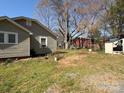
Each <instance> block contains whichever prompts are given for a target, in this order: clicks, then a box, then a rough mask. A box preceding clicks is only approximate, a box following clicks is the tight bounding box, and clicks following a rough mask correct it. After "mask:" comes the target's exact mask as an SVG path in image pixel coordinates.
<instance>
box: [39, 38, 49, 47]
mask: <svg viewBox="0 0 124 93" xmlns="http://www.w3.org/2000/svg"><path fill="white" fill-rule="evenodd" d="M42 38H43V39H46V42H45V45H46V47H47V46H48V42H47V41H48V38H47V37H45V36H40V37H39V42H40V48H42V46H41V39H42Z"/></svg>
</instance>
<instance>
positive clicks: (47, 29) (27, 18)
mask: <svg viewBox="0 0 124 93" xmlns="http://www.w3.org/2000/svg"><path fill="white" fill-rule="evenodd" d="M20 19H25V20H31V21H34V22H36V23H37V24H39V25H40V26H41V27H43V28H44V29H45V30H46V31H47V32H48V33H50V34H52V35H53V36H54V37H55V38H57V36H56V35H55V34H54V33H53V32H52V31H51V30H50V29H49V28H48V27H46V26H45V25H43V24H42V23H41V22H39V21H38V20H36V19H33V18H29V17H24V16H19V17H15V18H12V20H14V21H16V20H20Z"/></svg>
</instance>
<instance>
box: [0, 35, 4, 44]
mask: <svg viewBox="0 0 124 93" xmlns="http://www.w3.org/2000/svg"><path fill="white" fill-rule="evenodd" d="M0 43H4V33H0Z"/></svg>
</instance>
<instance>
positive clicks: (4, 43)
mask: <svg viewBox="0 0 124 93" xmlns="http://www.w3.org/2000/svg"><path fill="white" fill-rule="evenodd" d="M56 49H57V41H56V36H55V35H54V34H53V33H52V32H51V31H50V30H49V29H48V28H47V27H45V26H44V25H42V24H41V23H40V22H39V21H37V20H35V19H31V18H27V17H16V18H12V19H11V18H8V17H0V58H9V57H27V56H30V55H31V53H30V52H31V51H33V52H34V54H36V55H41V54H47V53H52V52H54V51H56Z"/></svg>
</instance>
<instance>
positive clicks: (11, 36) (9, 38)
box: [8, 34, 16, 43]
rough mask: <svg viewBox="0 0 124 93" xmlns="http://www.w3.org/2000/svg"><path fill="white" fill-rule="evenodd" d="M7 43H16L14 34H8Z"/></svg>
mask: <svg viewBox="0 0 124 93" xmlns="http://www.w3.org/2000/svg"><path fill="white" fill-rule="evenodd" d="M8 43H16V34H8Z"/></svg>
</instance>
